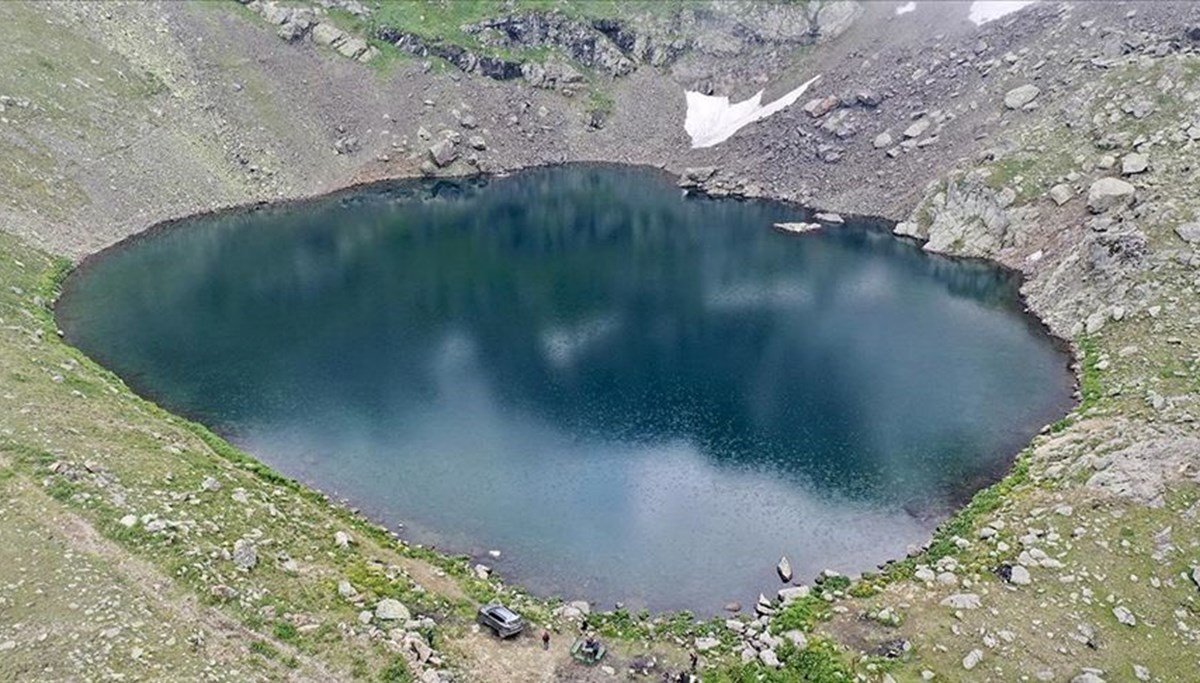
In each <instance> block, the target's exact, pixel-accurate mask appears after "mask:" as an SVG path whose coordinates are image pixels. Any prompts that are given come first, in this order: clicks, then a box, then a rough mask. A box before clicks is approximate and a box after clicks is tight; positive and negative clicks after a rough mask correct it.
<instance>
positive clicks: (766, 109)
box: [683, 76, 820, 148]
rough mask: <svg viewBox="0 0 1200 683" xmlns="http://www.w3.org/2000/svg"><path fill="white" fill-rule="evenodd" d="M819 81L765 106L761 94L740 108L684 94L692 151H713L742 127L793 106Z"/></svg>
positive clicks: (726, 101)
mask: <svg viewBox="0 0 1200 683" xmlns="http://www.w3.org/2000/svg"><path fill="white" fill-rule="evenodd" d="M818 78H820V76H813V77H812V78H811V79H809V80H808V81H807V82H806V83H805V84H804V85H801V86H800V87H798V88H796V89H795V90H793V91H791V92H789V93H788V94H786V95H784V96H783V97H780V98H779V99H777V100H775V101H774V102H771V103H769V104H762V95H763V91H762V90H759V91H758V93H757V94H755V95H754V97H751V98H750V99H748V100H743V101H741V102H738V103H737V104H730V103H729V98H728V97H714V96H712V95H704V94H701V93H698V92H695V91H692V90H688V91H685V93H684V94H685V95H686V96H687V116H686V117H685V118H684V121H683V129H684V130H686V131H687V134H688V135H689V136H691V138H692V147H693V148H700V147H712V146H713V145H716V144H719V143H722V142H724V141H726V140H728V139H729V138H730V137H732V136H733V134H734V133H736V132H738V131H739V130H741V129H742V128H743V127H745V126H747V125H749V124H751V123H754V122H755V121H758V120H760V119H765V118H767V117H768V116H770V115H771V114H774V113H775V112H777V111H781V110H783V109H784V108H785V107H787V106H788V105H790V104H792V103H794V102H795V101H796V100H798V99H800V96H801V95H803V94H804V91H805V90H808V86H810V85H812V84H813V83H815V82H816V80H817V79H818Z"/></svg>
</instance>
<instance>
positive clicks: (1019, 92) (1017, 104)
mask: <svg viewBox="0 0 1200 683" xmlns="http://www.w3.org/2000/svg"><path fill="white" fill-rule="evenodd" d="M1041 92H1042V89H1041V88H1039V87H1037V86H1036V85H1034V84H1032V83H1027V84H1025V85H1021V86H1017V87H1016V88H1013V89H1012V90H1009V91H1008V92H1007V93H1005V95H1004V106H1006V107H1008V108H1009V109H1020V108H1021V107H1024V106H1025V105H1027V104H1029V103H1030V102H1033V101H1034V100H1035V99H1036V98H1037V96H1038V94H1040V93H1041Z"/></svg>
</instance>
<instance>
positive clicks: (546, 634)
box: [542, 629, 550, 650]
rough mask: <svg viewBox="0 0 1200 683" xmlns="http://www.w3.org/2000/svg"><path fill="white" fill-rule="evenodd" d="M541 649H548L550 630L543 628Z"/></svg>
mask: <svg viewBox="0 0 1200 683" xmlns="http://www.w3.org/2000/svg"><path fill="white" fill-rule="evenodd" d="M542 649H543V650H549V649H550V632H549V631H547V630H545V629H542Z"/></svg>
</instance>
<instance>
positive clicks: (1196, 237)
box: [1175, 222, 1200, 244]
mask: <svg viewBox="0 0 1200 683" xmlns="http://www.w3.org/2000/svg"><path fill="white" fill-rule="evenodd" d="M1175 234H1176V235H1179V239H1181V240H1183V241H1184V242H1189V243H1191V244H1197V243H1200V222H1196V223H1183V224H1182V225H1177V226H1175Z"/></svg>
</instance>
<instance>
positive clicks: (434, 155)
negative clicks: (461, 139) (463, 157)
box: [429, 140, 458, 168]
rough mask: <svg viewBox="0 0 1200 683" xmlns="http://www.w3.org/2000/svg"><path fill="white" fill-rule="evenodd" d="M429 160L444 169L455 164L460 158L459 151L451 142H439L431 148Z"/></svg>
mask: <svg viewBox="0 0 1200 683" xmlns="http://www.w3.org/2000/svg"><path fill="white" fill-rule="evenodd" d="M429 158H430V159H432V160H433V163H435V164H437V166H438V168H443V167H446V166H449V165H450V164H452V163H454V160H455V159H457V158H458V150H457V149H455V148H454V143H453V142H451V141H450V140H439V141H437V142H436V143H434V144H433V145H432V146H431V147H430V148H429Z"/></svg>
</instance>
